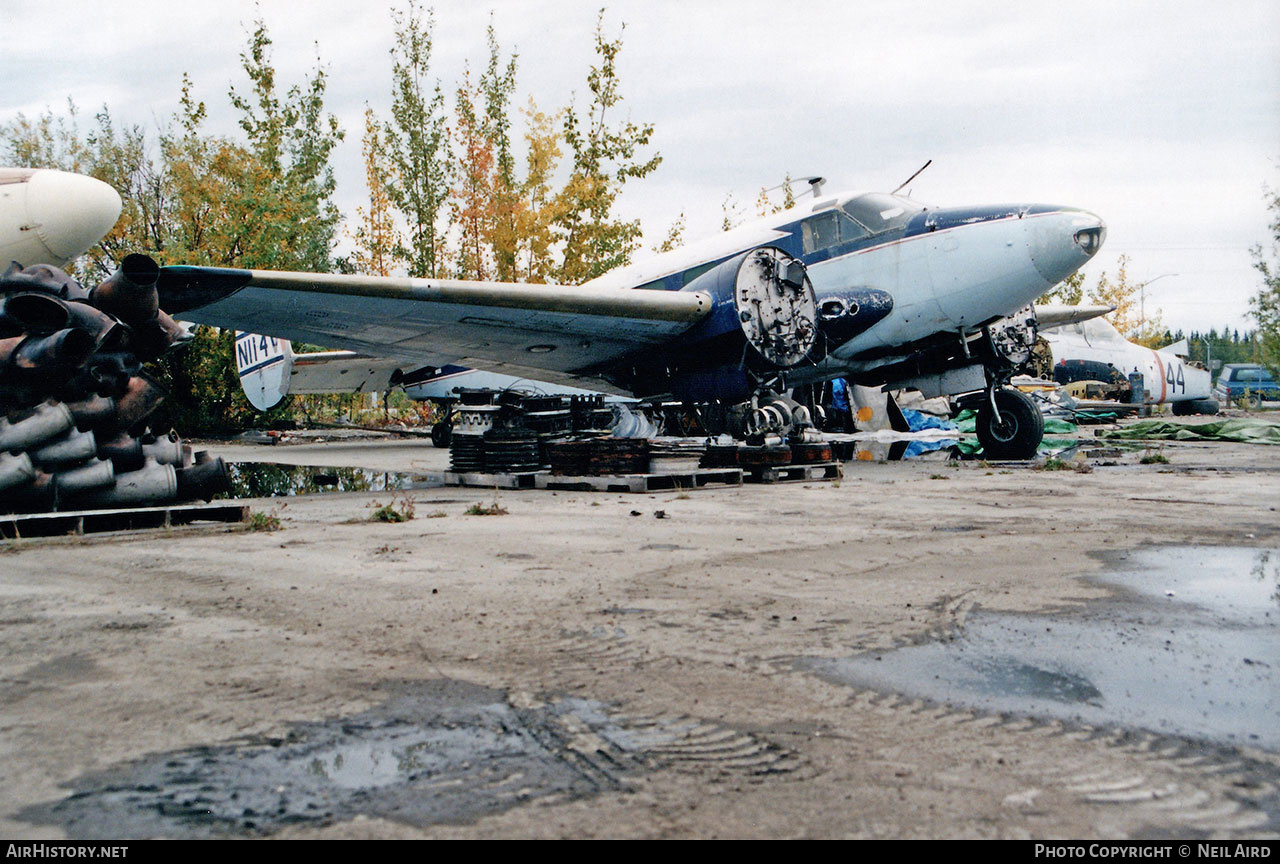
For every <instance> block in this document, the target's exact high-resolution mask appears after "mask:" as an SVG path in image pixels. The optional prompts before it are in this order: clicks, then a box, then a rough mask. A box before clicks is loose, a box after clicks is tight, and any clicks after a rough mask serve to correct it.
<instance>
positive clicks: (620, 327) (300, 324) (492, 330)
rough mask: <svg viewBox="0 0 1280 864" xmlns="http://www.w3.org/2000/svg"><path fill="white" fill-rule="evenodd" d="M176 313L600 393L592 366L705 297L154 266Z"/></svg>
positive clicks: (702, 307)
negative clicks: (593, 388) (583, 386)
mask: <svg viewBox="0 0 1280 864" xmlns="http://www.w3.org/2000/svg"><path fill="white" fill-rule="evenodd" d="M158 288H159V291H160V305H161V308H163V309H164V310H165V311H167V312H169V313H170V314H171V315H174V317H177V318H180V319H181V320H184V321H191V322H194V323H197V324H211V325H214V326H218V327H225V328H231V329H237V330H245V331H250V332H253V333H262V334H266V335H269V336H279V337H284V338H286V339H290V340H293V341H295V342H310V343H314V344H318V345H324V346H326V347H329V348H345V349H349V350H353V351H359V352H362V353H364V354H369V355H372V356H375V357H388V358H395V359H399V360H404V361H409V362H414V363H417V364H418V365H428V364H434V365H441V364H443V363H458V364H462V365H465V366H473V367H476V368H482V369H493V370H498V371H504V372H509V373H511V374H516V375H523V376H530V377H536V378H542V379H544V380H552V381H562V382H564V383H579V384H583V383H586V384H588V385H592V386H600V385H601V384H603V383H604V382H602V381H600V380H599V379H596V378H594V377H593V374H594V370H595V369H597V368H598V367H600V366H602V365H607V364H608V363H610V362H611V361H615V360H617V359H619V358H621V357H623V356H625V355H626V354H629V353H632V352H634V351H637V350H640V349H643V348H645V347H646V346H654V345H660V344H662V343H664V342H667V341H669V340H670V339H672V338H674V337H675V336H677V335H679V334H680V333H682V332H684V331H685V330H687V329H689V328H690V327H691V326H693V325H694V324H696V323H697V322H698V321H700V320H702V318H704V317H705V316H706V315H707V313H708V312H709V311H710V310H711V306H712V301H711V297H710V296H709V295H707V294H705V293H701V292H694V291H690V292H685V291H681V292H673V291H639V290H627V289H619V288H590V287H578V286H564V285H525V284H516V283H502V282H467V281H461V280H441V279H410V278H401V277H394V276H391V277H382V276H349V275H333V274H318V273H289V272H278V271H269V270H233V269H226V268H217V267H188V266H174V267H165V268H162V270H161V272H160V280H159V283H158Z"/></svg>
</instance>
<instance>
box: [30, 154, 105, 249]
mask: <svg viewBox="0 0 1280 864" xmlns="http://www.w3.org/2000/svg"><path fill="white" fill-rule="evenodd" d="M121 206H122V205H121V202H120V196H119V195H118V194H117V193H116V190H114V189H112V188H111V187H110V186H108V185H107V184H106V183H103V182H102V181H101V180H95V179H93V178H92V177H85V176H83V175H81V174H69V173H67V172H65V171H37V172H35V173H34V174H33V175H32V176H31V179H30V180H28V181H27V224H28V225H29V226H30V227H31V230H33V231H35V233H36V234H37V235H38V236H39V237H40V240H41V242H42V243H43V244H44V246H45V248H46V249H48V250H49V252H50V254H51V256H53V257H54V258H56V259H57V260H53V261H46V262H41V263H47V264H53V265H55V266H65V265H66V264H67V263H69V262H71V261H72V260H74V259H75V258H76V256H78V255H81V254H82V253H84V252H86V251H88V249H89V247H90V246H92V245H93V244H94V243H97V242H98V241H99V240H101V239H102V238H103V237H104V236H105V235H106V233H107V232H108V231H110V230H111V228H112V227H113V226H114V225H115V224H116V220H117V219H118V218H120V210H121Z"/></svg>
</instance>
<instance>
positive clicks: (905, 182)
mask: <svg viewBox="0 0 1280 864" xmlns="http://www.w3.org/2000/svg"><path fill="white" fill-rule="evenodd" d="M932 164H933V160H932V159H930V160H929V161H928V162H926V163H924V164H923V165H921V166H920V170H919V171H917V172H916V173H914V174H912V175H911V176H910V177H908V178H907V179H906V180H903V181H902V186H899V187H898V188H897V189H894V190H893V191H892V192H890V193H889V194H890V195H897V194H898V193H899V192H901V191H902V187H903V186H906V185H907V184H908V183H910V182H911V181H912V180H914V179H916V178H917V177H919V176H920V175H921V174H923V173H924V169H926V168H928V167H929V166H930V165H932Z"/></svg>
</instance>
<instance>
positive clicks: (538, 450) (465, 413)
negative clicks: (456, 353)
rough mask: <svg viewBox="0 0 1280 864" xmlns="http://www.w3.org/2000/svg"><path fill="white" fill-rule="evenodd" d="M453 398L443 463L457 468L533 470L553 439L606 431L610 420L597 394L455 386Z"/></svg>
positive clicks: (544, 463) (541, 464) (547, 456)
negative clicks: (457, 388) (446, 458)
mask: <svg viewBox="0 0 1280 864" xmlns="http://www.w3.org/2000/svg"><path fill="white" fill-rule="evenodd" d="M458 401H459V404H458V407H457V409H456V412H457V413H456V420H455V421H454V425H453V437H452V438H451V439H450V442H449V467H450V470H452V471H454V472H456V473H460V474H461V473H500V474H515V473H522V472H528V471H537V470H539V469H540V468H545V467H548V466H550V465H551V464H552V458H551V452H552V448H553V447H554V446H555V445H556V444H559V443H563V442H566V441H567V440H568V439H569V438H570V437H571V436H577V437H582V436H592V437H604V436H608V435H609V434H610V432H609V430H610V426H611V425H612V424H613V422H614V415H613V411H612V410H611V409H610V408H609V407H607V406H606V405H605V403H604V397H603V396H573V397H568V396H545V395H541V394H530V393H525V392H522V391H519V390H488V389H474V390H462V391H460V392H459V394H458ZM641 470H643V469H641Z"/></svg>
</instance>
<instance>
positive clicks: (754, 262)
mask: <svg viewBox="0 0 1280 864" xmlns="http://www.w3.org/2000/svg"><path fill="white" fill-rule="evenodd" d="M733 304H734V311H735V312H736V314H737V320H738V327H739V328H740V329H741V330H742V334H743V336H744V337H745V338H746V340H747V344H748V345H750V346H751V347H752V348H753V349H754V350H755V351H756V353H757V354H759V355H760V357H761V358H762V359H763V360H764V361H765V362H766V363H767V364H768V365H770V366H772V367H774V368H776V369H791V368H794V367H795V366H798V365H800V364H801V363H804V362H805V361H811V362H812V361H816V360H818V359H820V358H819V357H818V356H817V354H818V349H819V335H818V300H817V296H816V295H815V294H814V290H813V283H812V282H810V281H809V274H808V273H807V272H806V271H805V267H804V264H803V263H802V262H801V261H800V260H799V259H798V258H794V257H792V256H791V255H788V254H787V253H786V252H783V251H782V250H781V249H778V248H775V247H773V246H761V247H759V248H757V249H752V250H751V251H750V252H748V253H746V255H745V256H744V257H743V260H742V263H741V266H739V268H738V272H737V275H736V277H735V280H734V289H733Z"/></svg>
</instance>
